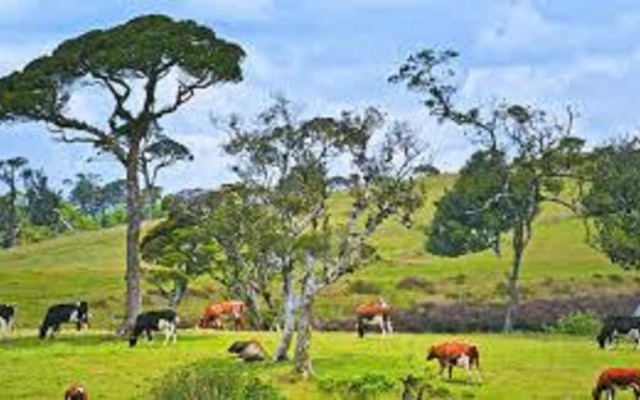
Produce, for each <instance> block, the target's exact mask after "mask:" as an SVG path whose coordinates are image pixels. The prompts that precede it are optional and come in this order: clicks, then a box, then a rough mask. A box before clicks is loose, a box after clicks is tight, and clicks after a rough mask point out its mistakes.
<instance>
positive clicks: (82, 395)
mask: <svg viewBox="0 0 640 400" xmlns="http://www.w3.org/2000/svg"><path fill="white" fill-rule="evenodd" d="M64 400H89V392H87V391H86V389H85V388H84V387H82V386H80V385H71V386H69V388H68V389H67V390H66V391H65V392H64Z"/></svg>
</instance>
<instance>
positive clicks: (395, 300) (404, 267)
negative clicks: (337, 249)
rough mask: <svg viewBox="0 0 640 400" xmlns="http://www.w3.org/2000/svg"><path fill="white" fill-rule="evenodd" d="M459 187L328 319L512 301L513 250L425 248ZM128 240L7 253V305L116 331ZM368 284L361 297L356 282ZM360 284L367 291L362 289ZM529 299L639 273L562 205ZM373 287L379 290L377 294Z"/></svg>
mask: <svg viewBox="0 0 640 400" xmlns="http://www.w3.org/2000/svg"><path fill="white" fill-rule="evenodd" d="M452 182H453V178H452V177H451V176H442V177H439V178H438V179H436V180H434V181H431V182H430V183H429V185H428V194H427V196H428V199H427V200H428V201H427V202H426V203H427V204H426V206H425V207H424V209H423V210H421V211H420V213H419V214H418V216H417V218H416V224H415V225H414V227H413V228H412V229H405V228H404V227H402V226H400V225H399V224H397V223H396V222H394V221H390V222H388V223H386V224H385V225H383V226H382V227H381V229H380V230H379V231H378V232H377V233H376V235H375V237H374V238H373V243H374V244H375V245H376V246H377V248H378V249H379V253H380V255H381V257H382V260H381V261H380V262H377V263H376V264H374V265H371V266H369V267H367V268H365V269H362V270H360V271H358V272H356V273H355V274H353V275H350V276H347V277H345V279H343V280H342V281H340V282H338V283H337V284H335V285H334V286H332V287H330V288H328V289H327V290H326V291H325V293H323V294H322V296H321V298H320V299H319V300H318V302H317V311H318V315H319V316H321V317H342V316H345V315H350V314H351V313H352V311H353V308H354V306H355V305H356V304H357V303H358V302H360V301H362V300H363V299H366V298H371V297H377V296H383V297H385V298H387V299H388V300H389V301H391V303H392V304H394V305H395V306H397V307H410V306H412V305H414V304H417V303H420V302H425V301H456V300H458V299H460V298H464V299H466V300H470V301H476V302H490V301H504V299H505V294H504V280H505V274H506V273H507V271H508V269H509V262H510V253H509V251H508V239H509V238H505V244H507V245H506V246H505V252H504V255H503V256H502V258H500V259H498V258H496V256H495V255H494V254H493V253H491V252H484V253H479V254H474V255H470V256H466V257H461V258H455V259H450V258H442V257H435V256H432V255H430V254H426V253H425V252H424V251H423V241H424V235H423V230H424V226H425V225H427V224H428V223H429V220H430V217H431V215H432V213H433V201H434V200H436V199H437V198H438V197H439V196H440V195H441V193H442V192H443V190H444V188H445V187H447V186H448V185H450V184H451V183H452ZM345 200H346V199H345V198H344V197H343V196H341V195H338V196H336V197H335V199H334V200H333V204H332V208H333V210H334V212H336V213H338V214H340V213H346V212H347V208H348V203H347V202H346V201H345ZM124 237H125V232H124V229H123V228H122V227H118V228H113V229H108V230H102V231H96V232H83V233H79V234H71V235H67V236H63V237H59V238H56V239H52V240H49V241H46V242H42V243H37V244H33V245H28V246H22V247H18V248H15V249H12V250H10V251H0V302H9V303H14V304H17V305H18V308H19V322H18V324H19V325H20V327H23V328H33V327H36V326H37V325H38V324H39V322H40V319H41V318H42V315H43V313H44V311H45V310H46V308H47V307H48V306H49V305H50V304H52V303H54V302H62V301H70V300H74V299H80V298H82V299H87V300H89V301H90V302H91V308H92V314H93V317H94V321H93V326H94V327H96V328H104V329H112V328H114V327H115V326H116V325H117V324H118V322H119V321H120V319H121V317H122V314H123V302H122V298H123V295H124V281H123V279H124V278H123V276H124ZM407 277H419V278H422V279H424V280H426V281H427V282H428V283H429V284H430V286H431V287H433V290H429V291H421V290H406V289H404V290H401V289H398V288H397V285H398V284H399V283H400V282H401V281H402V280H403V279H405V278H407ZM362 282H365V283H366V284H367V286H368V287H369V290H368V291H365V292H364V293H363V291H362V290H359V289H358V286H359V285H358V284H361V283H362ZM194 286H195V289H196V290H193V291H192V292H191V295H190V296H188V297H187V299H186V300H185V302H184V303H183V305H182V306H181V308H180V310H179V311H180V313H181V315H182V316H183V317H185V319H194V318H196V316H197V315H198V314H199V313H200V312H201V310H202V308H203V307H204V305H206V304H207V303H208V302H209V301H210V300H211V299H219V298H223V297H225V293H224V292H223V291H222V290H219V288H217V287H216V285H215V284H214V283H213V282H211V281H210V280H208V279H201V280H200V281H199V282H197V283H196V285H194ZM360 286H362V285H360ZM522 287H523V299H524V300H527V299H532V298H549V297H558V296H568V295H575V294H587V293H595V294H598V293H601V294H606V293H632V292H636V291H638V290H640V275H638V273H636V272H624V271H622V270H621V269H620V268H618V267H616V266H613V265H611V264H610V263H609V262H608V260H607V259H606V258H605V257H603V256H602V255H601V254H599V253H598V252H596V251H595V250H593V249H592V248H590V247H589V246H588V245H587V244H586V243H585V237H584V227H583V225H582V223H581V222H580V221H579V220H578V219H576V218H574V217H572V216H571V215H569V214H568V213H567V212H566V211H564V210H563V209H560V208H558V207H546V208H544V210H543V212H542V214H541V216H540V217H539V219H538V221H537V222H536V225H535V230H534V236H533V239H532V242H531V244H530V246H529V248H528V249H527V252H526V255H525V260H524V267H523V273H522ZM371 288H372V289H373V290H371ZM151 289H152V288H150V287H147V291H146V295H145V297H144V304H145V307H152V306H162V305H164V301H163V299H161V298H159V297H158V296H154V295H153V294H152V292H151Z"/></svg>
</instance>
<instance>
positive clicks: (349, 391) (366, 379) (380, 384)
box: [318, 373, 396, 400]
mask: <svg viewBox="0 0 640 400" xmlns="http://www.w3.org/2000/svg"><path fill="white" fill-rule="evenodd" d="M394 388H396V382H395V381H394V380H393V379H392V378H390V377H388V376H387V375H384V374H377V373H365V374H363V375H360V376H355V377H352V378H324V379H320V380H319V381H318V389H319V390H320V391H321V392H324V393H326V394H328V395H330V396H333V397H334V398H339V399H348V400H371V399H377V398H379V397H380V395H383V394H385V393H389V392H391V391H392V390H393V389H394Z"/></svg>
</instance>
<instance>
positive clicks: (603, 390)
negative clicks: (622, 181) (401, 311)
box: [0, 299, 640, 400]
mask: <svg viewBox="0 0 640 400" xmlns="http://www.w3.org/2000/svg"><path fill="white" fill-rule="evenodd" d="M245 311H246V306H245V304H244V302H242V301H233V300H232V301H222V302H218V303H213V304H211V305H209V306H207V307H206V308H205V310H204V312H203V314H202V316H201V317H200V319H199V320H198V324H197V327H198V328H205V329H206V328H211V329H222V328H223V322H224V321H225V320H231V321H232V322H233V324H234V328H235V329H236V330H242V329H244V328H245V323H244V314H245ZM391 314H392V308H391V306H390V305H389V304H388V303H387V302H386V301H384V300H383V299H379V300H377V301H370V302H366V303H363V304H361V305H359V306H358V307H357V308H356V330H357V332H358V336H359V337H361V338H362V337H363V336H364V335H365V332H366V329H367V326H372V325H373V326H377V327H379V329H380V332H381V333H382V335H383V336H386V335H387V334H390V333H392V332H393V327H392V325H391ZM15 318H16V308H15V306H12V305H8V304H0V333H1V336H2V338H4V337H6V335H7V333H8V332H9V331H10V330H11V329H12V327H13V325H14V322H15ZM89 319H90V313H89V304H88V303H87V302H86V301H79V302H76V303H69V304H56V305H53V306H51V307H49V309H48V310H47V312H46V314H45V316H44V318H43V321H42V324H41V325H40V328H39V338H40V339H42V340H44V339H46V338H47V337H49V338H51V339H52V338H54V337H55V334H57V333H58V332H59V331H60V327H61V325H62V324H67V323H72V324H75V326H76V329H77V330H78V331H80V330H81V329H82V328H83V327H87V328H88V326H89ZM179 322H180V320H179V317H178V315H177V313H176V312H175V311H174V310H169V309H166V310H155V311H146V312H143V313H141V314H140V315H138V317H137V318H136V321H135V325H134V327H133V329H132V330H131V334H130V336H129V346H130V347H134V346H136V344H137V342H138V339H139V338H140V336H142V335H145V336H146V338H147V339H148V340H149V341H151V340H152V332H163V333H164V335H165V345H166V344H168V343H169V342H170V341H172V342H173V343H174V344H175V343H176V341H177V330H178V323H179ZM621 336H627V337H628V338H630V339H631V340H632V341H633V342H634V343H635V346H636V348H640V317H638V316H614V317H608V318H606V319H605V320H604V321H603V326H602V329H601V331H600V333H599V334H598V336H597V338H596V340H597V342H598V344H599V346H600V347H601V348H602V349H605V348H609V349H612V348H614V347H615V345H616V344H617V342H618V340H619V338H620V337H621ZM228 352H229V353H233V354H237V356H238V357H239V359H241V360H243V361H246V362H253V361H263V360H265V359H266V358H267V352H266V350H265V348H264V347H263V346H262V345H261V344H260V342H258V341H257V340H247V341H236V342H234V343H233V344H232V345H231V346H230V347H229V349H228ZM426 359H427V361H430V360H437V361H438V363H439V365H440V375H441V376H443V375H444V373H445V371H448V378H449V379H451V378H452V372H453V368H454V367H459V368H463V369H465V370H466V373H467V381H468V382H470V381H471V380H472V372H473V370H474V369H475V372H476V376H477V382H478V383H480V382H481V380H482V377H481V372H480V349H479V347H478V346H477V345H475V344H469V343H465V342H459V341H447V342H444V343H439V344H436V345H434V346H431V348H430V349H429V351H428V354H427V357H426ZM617 389H631V391H632V392H633V394H634V398H635V399H636V400H640V369H638V368H608V369H605V370H604V371H603V372H602V373H601V374H600V376H599V377H598V380H597V382H596V386H595V388H594V389H593V392H592V395H593V399H594V400H600V399H601V396H602V395H603V394H605V395H606V396H607V400H613V399H615V393H616V390H617ZM64 399H65V400H88V399H89V394H88V392H87V390H86V389H85V388H83V387H82V386H80V385H71V386H70V387H69V388H68V389H67V390H66V392H65V397H64Z"/></svg>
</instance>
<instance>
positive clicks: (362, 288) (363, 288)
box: [349, 279, 382, 294]
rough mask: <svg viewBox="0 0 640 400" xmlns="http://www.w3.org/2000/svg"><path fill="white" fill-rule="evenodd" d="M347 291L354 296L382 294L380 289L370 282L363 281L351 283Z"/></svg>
mask: <svg viewBox="0 0 640 400" xmlns="http://www.w3.org/2000/svg"><path fill="white" fill-rule="evenodd" d="M349 291H350V292H351V293H355V294H380V293H382V289H380V287H379V286H378V285H376V284H375V283H372V282H367V281H363V280H360V279H358V280H356V281H353V283H352V284H351V285H349Z"/></svg>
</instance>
